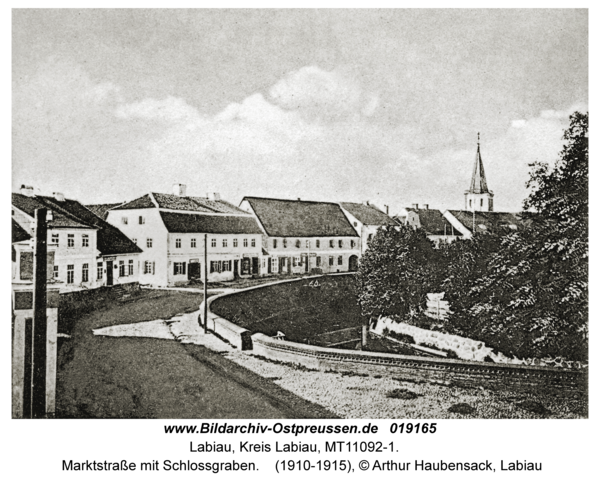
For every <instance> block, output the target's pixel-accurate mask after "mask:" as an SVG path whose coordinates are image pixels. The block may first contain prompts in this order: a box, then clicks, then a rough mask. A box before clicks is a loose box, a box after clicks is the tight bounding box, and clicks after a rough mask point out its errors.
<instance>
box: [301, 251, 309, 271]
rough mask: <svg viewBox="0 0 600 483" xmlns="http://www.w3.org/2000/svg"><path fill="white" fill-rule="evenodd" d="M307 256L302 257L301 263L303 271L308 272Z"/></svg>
mask: <svg viewBox="0 0 600 483" xmlns="http://www.w3.org/2000/svg"><path fill="white" fill-rule="evenodd" d="M308 260H309V258H308V255H306V256H303V257H302V263H304V271H305V272H308V268H309V267H308Z"/></svg>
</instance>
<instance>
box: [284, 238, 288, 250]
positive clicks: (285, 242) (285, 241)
mask: <svg viewBox="0 0 600 483" xmlns="http://www.w3.org/2000/svg"><path fill="white" fill-rule="evenodd" d="M283 248H287V240H286V239H285V238H284V239H283Z"/></svg>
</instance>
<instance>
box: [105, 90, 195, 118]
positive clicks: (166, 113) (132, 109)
mask: <svg viewBox="0 0 600 483" xmlns="http://www.w3.org/2000/svg"><path fill="white" fill-rule="evenodd" d="M115 114H116V116H117V117H120V118H123V119H127V118H139V119H146V120H158V121H165V122H180V121H188V122H189V121H198V120H200V119H201V118H202V116H201V115H200V113H199V112H198V110H197V109H195V108H194V107H192V106H190V105H189V104H187V103H186V101H185V100H183V99H181V98H177V97H172V96H168V97H166V98H165V99H161V100H157V99H144V100H142V101H140V102H135V103H132V104H124V105H120V106H119V107H118V108H117V109H116V111H115Z"/></svg>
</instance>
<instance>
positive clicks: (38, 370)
mask: <svg viewBox="0 0 600 483" xmlns="http://www.w3.org/2000/svg"><path fill="white" fill-rule="evenodd" d="M47 213H48V210H47V209H46V208H39V209H36V210H35V250H34V254H33V354H32V364H33V367H32V378H31V416H32V417H33V418H38V419H39V418H43V417H44V416H45V415H46V344H47V318H46V275H47V265H48V250H47V241H48V240H47V238H48V225H47V221H46V216H47Z"/></svg>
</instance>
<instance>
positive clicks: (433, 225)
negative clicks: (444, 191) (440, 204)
mask: <svg viewBox="0 0 600 483" xmlns="http://www.w3.org/2000/svg"><path fill="white" fill-rule="evenodd" d="M411 211H414V212H415V213H417V214H418V216H419V223H420V224H421V228H422V229H423V230H425V231H426V232H427V234H428V235H455V236H462V234H461V233H460V232H459V231H458V230H456V229H455V228H454V227H453V226H452V225H451V224H450V222H449V221H448V220H447V219H446V218H444V215H443V214H442V212H441V211H440V210H424V209H414V208H412V209H411Z"/></svg>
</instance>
